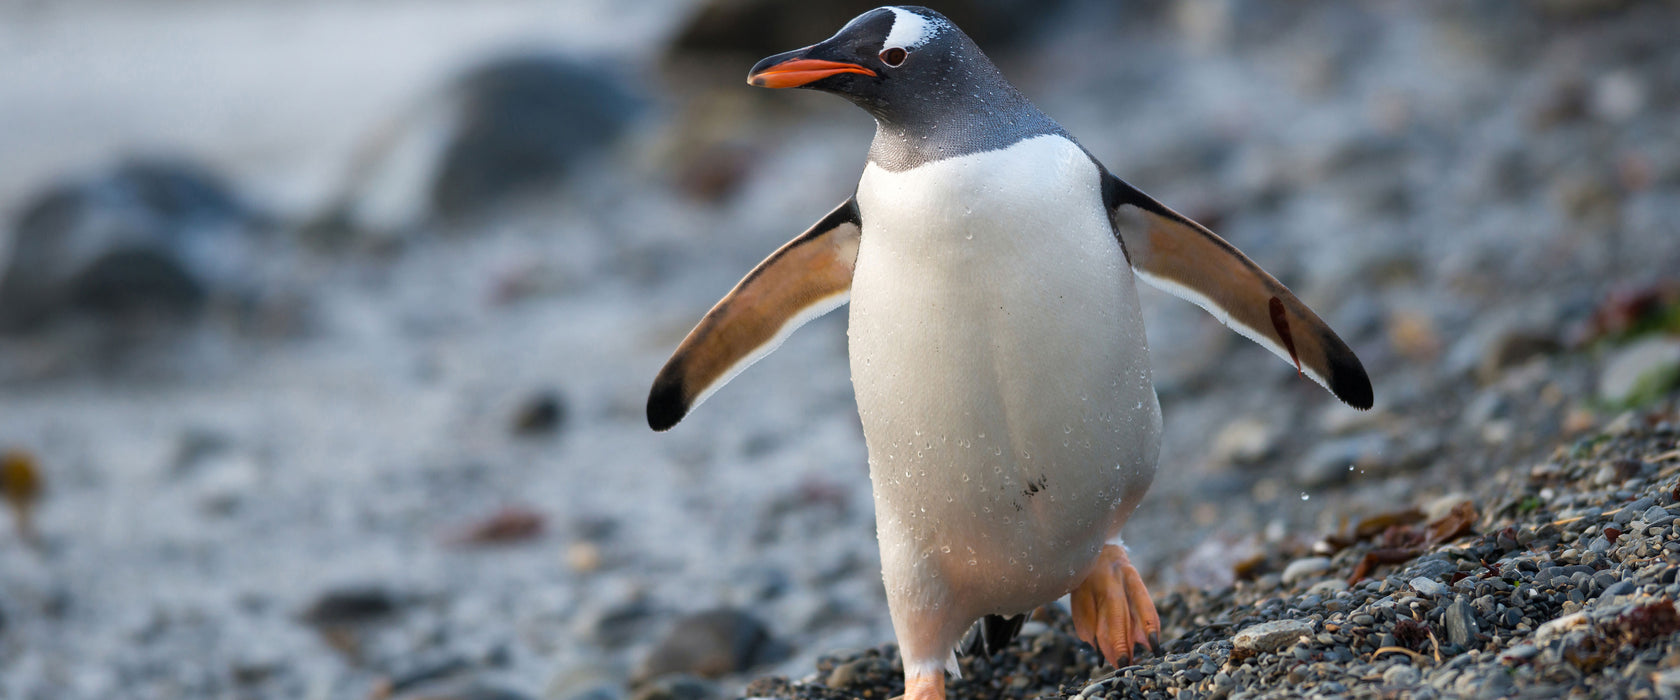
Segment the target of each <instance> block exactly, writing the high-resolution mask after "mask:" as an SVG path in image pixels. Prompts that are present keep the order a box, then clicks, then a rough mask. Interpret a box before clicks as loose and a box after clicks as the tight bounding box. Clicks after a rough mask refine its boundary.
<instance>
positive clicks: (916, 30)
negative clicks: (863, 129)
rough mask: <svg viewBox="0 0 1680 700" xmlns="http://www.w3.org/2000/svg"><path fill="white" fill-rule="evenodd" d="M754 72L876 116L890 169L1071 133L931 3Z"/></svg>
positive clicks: (867, 16)
mask: <svg viewBox="0 0 1680 700" xmlns="http://www.w3.org/2000/svg"><path fill="white" fill-rule="evenodd" d="M747 82H748V83H750V84H752V85H757V86H759V87H769V88H795V87H797V88H809V89H812V90H821V91H823V92H831V93H834V94H836V95H839V96H841V97H844V98H846V99H847V100H850V101H851V102H852V103H853V104H856V105H857V106H859V107H862V108H863V109H864V110H865V111H867V112H869V113H870V115H872V116H874V117H875V122H876V125H877V126H878V127H879V128H878V129H877V131H876V136H875V141H874V143H873V144H872V145H871V146H870V151H869V159H870V161H871V162H874V163H876V164H878V165H881V166H882V167H886V168H888V169H891V170H903V169H906V168H911V167H915V166H917V165H920V164H922V163H927V162H931V161H936V160H940V159H942V158H950V157H954V156H959V155H963V154H966V153H974V152H978V151H986V150H992V149H996V148H1003V147H1005V146H1008V145H1009V144H1012V143H1015V142H1017V141H1020V140H1021V139H1024V138H1028V137H1032V136H1036V135H1039V134H1046V133H1065V132H1063V131H1062V128H1061V127H1060V126H1059V125H1057V124H1056V123H1055V122H1054V121H1052V120H1051V119H1050V118H1049V117H1047V116H1045V115H1044V113H1043V112H1040V111H1039V110H1038V108H1037V107H1034V106H1033V105H1032V103H1031V102H1029V101H1028V100H1027V98H1026V97H1024V96H1022V95H1021V93H1020V92H1019V91H1017V90H1016V89H1015V88H1014V86H1012V85H1010V84H1009V81H1008V80H1005V79H1004V77H1003V73H1001V72H999V71H998V69H997V66H994V65H992V62H991V60H990V59H988V58H986V54H985V53H983V52H981V50H980V47H979V46H976V45H975V43H974V40H973V39H970V38H968V35H967V34H964V33H963V32H962V30H960V29H958V28H957V26H956V25H955V24H952V23H951V20H948V19H946V18H945V16H944V15H941V14H939V13H938V12H934V11H933V10H930V9H927V8H925V7H908V6H906V7H881V8H876V9H874V10H870V11H868V12H865V13H863V14H861V15H859V16H858V17H857V18H856V19H853V20H852V21H851V22H848V23H846V26H844V27H841V28H840V31H839V32H838V33H836V34H835V35H834V36H832V37H829V38H828V39H827V40H825V41H823V42H821V43H817V44H813V45H811V46H807V47H805V48H803V49H797V50H794V51H788V52H786V53H780V54H776V55H774V56H771V57H769V58H766V59H764V60H762V61H759V62H758V65H755V66H753V69H752V72H751V73H749V74H748V75H747Z"/></svg>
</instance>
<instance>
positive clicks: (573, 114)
mask: <svg viewBox="0 0 1680 700" xmlns="http://www.w3.org/2000/svg"><path fill="white" fill-rule="evenodd" d="M630 83H631V80H630V79H629V78H627V77H624V76H619V75H614V74H612V73H611V72H610V71H607V70H604V69H603V68H601V67H599V66H594V65H589V64H585V63H582V62H578V61H575V60H573V59H570V58H566V57H563V56H558V55H551V54H540V53H539V54H521V55H514V56H508V57H505V58H501V59H498V60H494V61H490V62H488V63H486V64H484V65H482V66H479V67H478V68H475V69H473V70H471V71H469V72H468V73H467V74H466V75H464V76H462V77H461V78H459V79H457V80H456V81H454V82H453V83H452V84H450V85H449V86H448V87H447V88H445V89H444V90H442V91H440V94H438V95H436V96H434V97H433V98H432V99H428V100H425V101H423V103H422V105H421V106H420V107H419V108H417V109H416V110H414V111H413V112H411V113H409V114H405V115H402V116H401V117H400V118H399V119H398V120H397V121H396V122H395V123H394V124H393V125H392V126H391V127H390V128H388V129H387V130H385V131H384V132H382V133H379V134H376V135H374V137H373V138H372V139H370V141H369V144H368V146H367V147H365V148H363V150H362V151H361V153H360V155H359V156H358V158H357V162H356V163H354V164H353V165H352V173H351V178H350V179H351V181H350V183H349V187H348V188H347V192H346V193H345V194H344V195H343V196H342V197H341V199H340V201H339V202H338V203H336V204H335V205H333V206H332V207H330V208H329V211H328V212H327V213H326V215H325V216H323V217H322V219H321V220H320V221H318V222H317V223H316V225H315V227H314V228H315V230H316V233H317V234H318V235H320V236H323V237H327V238H329V240H330V239H331V237H333V236H344V235H346V234H348V233H353V232H368V231H371V232H384V233H389V232H396V231H402V230H405V229H409V228H412V227H414V226H418V225H421V224H424V223H426V222H429V221H433V220H436V219H440V218H442V219H450V218H458V217H464V216H472V215H476V214H482V213H484V212H486V211H488V210H491V209H493V208H494V207H496V206H498V205H501V204H504V203H506V202H507V201H509V200H510V199H513V198H515V197H517V196H518V195H521V194H528V193H531V192H532V191H535V190H539V189H541V188H543V187H545V186H552V185H554V184H556V183H558V182H559V181H560V180H561V179H562V178H563V177H564V176H566V175H567V174H569V173H570V172H571V171H572V169H573V168H574V167H575V166H577V165H578V164H579V163H580V162H581V161H583V160H585V159H586V158H587V157H589V156H591V155H594V154H596V153H598V152H600V151H601V150H603V149H605V148H606V147H607V146H609V145H611V144H612V143H613V142H614V140H615V139H616V138H617V137H618V136H619V135H620V134H621V133H623V132H624V130H625V129H626V128H627V127H628V126H629V124H630V123H631V121H632V120H633V119H634V118H635V116H636V115H637V114H638V113H639V112H640V111H641V106H642V100H641V99H640V97H638V96H637V95H636V94H634V93H633V92H632V91H630V90H629V89H627V88H626V85H628V84H630Z"/></svg>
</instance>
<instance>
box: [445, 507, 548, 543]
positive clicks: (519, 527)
mask: <svg viewBox="0 0 1680 700" xmlns="http://www.w3.org/2000/svg"><path fill="white" fill-rule="evenodd" d="M546 523H547V518H544V517H543V514H542V513H539V512H537V511H534V510H531V509H530V508H524V507H521V506H507V507H505V508H502V509H501V510H498V511H496V513H495V514H493V515H491V516H490V517H487V518H484V519H483V520H479V521H478V522H475V523H473V524H471V525H468V526H467V527H466V528H464V529H462V531H461V533H460V534H458V535H456V536H455V537H453V538H451V540H450V541H451V542H453V543H454V544H457V545H500V544H515V543H518V542H525V541H527V540H532V539H536V538H537V537H540V536H542V533H543V528H544V526H545V525H546Z"/></svg>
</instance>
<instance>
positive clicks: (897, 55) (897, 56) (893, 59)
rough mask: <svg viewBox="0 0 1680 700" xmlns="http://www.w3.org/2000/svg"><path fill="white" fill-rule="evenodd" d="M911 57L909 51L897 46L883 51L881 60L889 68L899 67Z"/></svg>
mask: <svg viewBox="0 0 1680 700" xmlns="http://www.w3.org/2000/svg"><path fill="white" fill-rule="evenodd" d="M909 57H910V52H909V51H905V50H904V49H900V48H896V47H895V48H891V49H887V50H885V51H882V52H881V62H882V63H885V64H887V66H888V67H889V68H897V67H899V66H902V65H904V59H906V58H909Z"/></svg>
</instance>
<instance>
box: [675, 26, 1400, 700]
mask: <svg viewBox="0 0 1680 700" xmlns="http://www.w3.org/2000/svg"><path fill="white" fill-rule="evenodd" d="M747 82H749V83H750V84H752V85H757V86H760V87H770V88H793V87H799V88H810V89H813V90H821V91H823V92H830V93H834V94H836V95H839V96H841V97H844V98H846V99H847V100H850V101H851V102H852V103H853V104H856V105H857V106H859V107H862V108H863V109H864V110H865V111H867V112H869V114H870V115H872V116H873V117H875V124H876V131H875V140H874V142H873V143H872V144H871V145H870V148H869V160H868V163H867V164H866V165H865V166H864V170H863V177H862V179H861V180H860V181H859V182H858V186H857V191H856V193H855V194H854V195H853V196H851V197H850V198H848V199H846V201H844V202H842V203H841V204H840V206H838V207H836V208H835V209H834V210H833V211H832V212H830V213H829V214H828V215H827V216H825V217H823V218H822V220H821V221H818V222H817V223H816V225H815V226H812V227H811V228H810V229H809V230H807V231H805V232H804V233H802V234H800V235H799V236H798V237H796V238H794V239H793V240H792V241H791V242H789V243H788V244H787V245H784V246H782V248H781V249H780V250H777V251H776V252H775V253H774V254H772V255H771V256H770V257H769V258H768V259H766V260H765V261H764V262H762V263H760V264H759V266H758V267H757V268H754V269H753V270H752V272H750V273H749V274H748V275H747V276H746V278H745V279H743V280H741V282H740V283H739V284H738V285H736V287H735V289H734V290H732V291H730V292H729V294H728V295H727V296H725V297H724V298H723V300H722V301H720V302H718V304H717V306H715V307H713V308H712V310H711V312H709V313H707V314H706V316H705V318H703V319H701V321H700V323H699V325H698V326H696V327H695V328H694V330H693V332H691V333H689V335H688V337H687V338H686V339H685V340H683V342H682V344H681V345H680V346H679V347H678V348H677V350H676V352H675V354H674V355H673V356H672V357H671V359H670V361H669V362H668V363H667V364H666V365H665V367H664V369H663V370H661V371H660V373H659V375H658V377H657V379H655V381H654V384H653V390H652V392H651V394H650V396H649V397H648V407H647V415H648V424H649V425H650V426H651V427H652V428H653V429H654V430H667V429H669V428H671V427H672V426H674V425H676V424H677V422H678V421H680V420H682V418H683V416H684V415H686V414H687V413H688V411H689V410H691V409H692V408H694V406H696V405H698V404H699V403H700V402H702V401H704V400H705V399H706V398H707V397H708V396H710V395H711V394H712V393H713V392H715V391H717V390H718V388H719V387H721V386H722V385H723V384H724V383H725V382H728V381H729V380H730V379H731V378H733V377H734V376H735V375H737V374H739V373H740V372H741V371H742V370H744V369H745V368H746V367H747V366H748V365H751V364H752V363H753V362H755V361H757V360H758V359H759V358H761V357H763V356H764V355H765V354H767V353H769V352H770V351H771V350H773V349H775V347H776V346H777V345H778V344H780V343H781V341H782V340H783V339H784V338H785V337H787V335H788V334H789V333H792V332H793V331H794V330H795V329H796V328H798V327H799V326H800V325H802V324H804V323H806V322H807V321H810V320H811V319H813V318H816V317H817V316H820V315H822V314H824V313H826V312H828V311H830V310H832V309H834V308H836V307H839V306H840V305H842V304H845V303H847V301H848V300H849V301H850V303H851V310H850V313H851V316H850V327H849V330H848V332H847V336H848V340H849V354H850V357H851V370H852V386H853V388H854V390H855V391H856V393H857V406H858V413H859V414H860V416H861V418H862V420H863V434H864V438H865V441H866V442H867V444H868V451H869V478H870V481H871V483H872V485H873V489H874V496H875V519H876V529H877V532H878V535H879V539H880V546H881V568H882V572H881V573H882V578H883V579H884V581H885V584H886V590H887V602H888V608H889V610H890V613H891V616H892V624H893V631H894V633H895V634H896V636H897V637H898V644H899V651H900V654H902V656H903V661H904V673H905V697H906V698H909V699H911V700H930V699H933V698H943V697H944V695H945V677H944V673H945V671H947V670H949V671H952V672H955V671H956V657H955V654H954V652H953V649H954V648H955V647H956V646H957V645H958V644H959V643H960V641H961V639H962V638H963V636H964V634H965V632H966V631H967V630H968V629H969V628H970V627H971V626H972V625H973V624H974V623H975V621H976V620H977V619H979V618H982V617H984V618H986V624H984V625H983V626H982V627H983V629H984V630H985V632H986V635H985V636H987V637H992V638H993V639H991V640H989V641H1007V637H1008V636H1009V635H1010V634H1012V633H1013V631H1014V629H1015V628H1017V627H1018V625H1019V618H1016V619H1014V620H1009V619H1007V616H1016V615H1021V614H1023V613H1026V612H1028V611H1031V610H1032V609H1034V608H1036V607H1037V606H1039V605H1043V604H1045V603H1049V602H1052V601H1055V600H1056V599H1058V598H1060V597H1061V596H1063V595H1066V594H1068V593H1070V592H1071V593H1072V598H1071V605H1072V612H1073V618H1074V626H1075V629H1076V631H1077V633H1078V634H1079V636H1080V637H1081V638H1082V639H1084V640H1086V641H1087V642H1090V643H1091V644H1092V645H1093V646H1095V647H1096V648H1097V649H1098V650H1099V651H1100V652H1101V653H1102V654H1103V656H1104V658H1105V659H1107V660H1109V661H1112V662H1115V663H1117V664H1122V665H1123V664H1125V663H1127V662H1129V660H1130V659H1131V658H1132V655H1133V654H1134V653H1139V652H1141V650H1143V649H1145V648H1158V645H1159V632H1160V628H1161V623H1160V618H1159V617H1158V616H1157V615H1156V612H1155V606H1154V604H1153V603H1152V602H1151V601H1150V598H1149V593H1148V591H1147V590H1145V589H1144V586H1143V580H1142V578H1141V577H1140V576H1139V575H1138V572H1137V569H1135V568H1133V566H1132V564H1131V562H1129V561H1128V560H1127V558H1126V550H1125V549H1124V548H1122V547H1121V546H1119V545H1118V542H1119V535H1120V528H1121V526H1122V525H1124V524H1125V523H1126V519H1127V518H1128V517H1129V516H1130V515H1131V513H1132V510H1133V509H1134V508H1136V507H1137V504H1138V502H1139V500H1140V499H1142V497H1143V494H1144V492H1145V491H1146V490H1148V488H1149V484H1150V481H1151V480H1152V479H1153V478H1154V474H1155V461H1156V456H1157V453H1158V452H1159V448H1160V434H1161V414H1160V407H1159V405H1158V404H1157V402H1156V397H1155V390H1154V387H1153V385H1152V383H1151V380H1150V372H1149V356H1148V355H1149V352H1148V345H1147V342H1146V340H1145V338H1144V329H1143V322H1142V318H1141V315H1140V313H1139V310H1138V296H1137V290H1136V288H1135V286H1134V283H1133V279H1134V275H1135V276H1136V277H1139V278H1142V279H1143V280H1144V281H1146V282H1150V283H1152V284H1154V285H1156V286H1159V287H1162V288H1164V289H1166V290H1167V291H1170V292H1172V293H1174V294H1176V295H1178V296H1181V297H1184V298H1185V299H1188V300H1190V301H1192V302H1195V303H1196V304H1198V305H1200V306H1201V307H1202V308H1204V309H1206V310H1208V311H1209V312H1211V313H1212V314H1213V315H1214V316H1216V317H1218V318H1219V319H1220V320H1221V321H1223V322H1225V323H1226V324H1227V325H1229V326H1230V327H1231V328H1232V329H1233V330H1236V331H1237V332H1239V333H1241V334H1243V335H1245V336H1247V337H1249V338H1251V339H1253V340H1254V341H1256V342H1258V343H1260V344H1261V345H1263V346H1265V347H1266V348H1268V349H1270V350H1272V352H1274V353H1277V354H1278V355H1279V356H1280V357H1282V358H1284V359H1285V360H1287V361H1288V362H1290V363H1292V364H1293V365H1294V366H1295V367H1296V368H1297V370H1298V371H1299V372H1300V373H1302V374H1305V375H1306V376H1308V377H1310V378H1312V379H1313V380H1315V381H1317V382H1318V383H1319V384H1321V385H1323V386H1325V387H1326V388H1328V389H1329V390H1330V391H1331V393H1333V394H1335V395H1336V397H1337V398H1340V399H1341V400H1342V401H1344V402H1346V403H1348V404H1350V405H1352V406H1354V407H1357V408H1369V407H1370V406H1371V383H1370V380H1369V379H1368V378H1367V377H1366V375H1365V370H1364V368H1363V367H1362V366H1361V365H1360V363H1359V359H1358V358H1357V357H1355V356H1354V354H1353V352H1352V351H1351V350H1349V349H1348V347H1347V345H1346V344H1345V343H1343V342H1342V341H1341V339H1340V338H1338V337H1337V336H1336V334H1335V333H1334V332H1333V331H1331V330H1330V328H1329V327H1328V326H1326V325H1325V323H1324V322H1323V321H1322V320H1320V319H1319V317H1318V316H1317V315H1316V314H1314V313H1313V312H1312V310H1310V309H1308V308H1307V307H1306V306H1305V305H1304V304H1302V303H1301V301H1300V300H1299V299H1297V298H1296V297H1295V295H1294V294H1291V293H1290V291H1289V290H1288V289H1286V288H1285V287H1284V286H1283V285H1282V284H1279V283H1278V281H1277V280H1276V279H1274V278H1272V276H1271V275H1269V274H1267V273H1266V272H1265V271H1264V270H1262V269H1260V268H1259V267H1258V266H1257V265H1255V264H1254V262H1253V261H1251V260H1249V259H1248V258H1247V257H1246V256H1244V255H1243V254H1242V253H1241V252H1239V251H1238V250H1237V249H1236V248H1233V247H1232V246H1231V245H1230V244H1229V243H1226V242H1225V241H1224V240H1222V239H1220V238H1219V237H1218V236H1216V235H1214V234H1213V233H1212V232H1211V231H1209V230H1208V229H1206V228H1204V227H1202V226H1201V225H1199V224H1197V223H1196V222H1194V221H1191V220H1190V219H1188V218H1186V217H1184V216H1183V215H1181V214H1179V213H1178V212H1175V211H1173V210H1171V209H1168V208H1167V207H1165V206H1163V205H1162V204H1161V203H1159V202H1157V201H1155V200H1154V199H1151V198H1150V197H1149V196H1148V195H1145V194H1144V193H1143V192H1141V191H1139V190H1138V189H1137V188H1135V187H1132V186H1131V185H1129V184H1126V183H1125V182H1124V181H1122V180H1120V179H1119V178H1117V177H1115V176H1114V175H1112V174H1110V173H1109V172H1108V170H1107V169H1106V168H1104V167H1103V165H1102V164H1101V163H1099V162H1097V160H1096V159H1095V158H1093V157H1092V156H1091V154H1090V153H1088V152H1086V151H1085V149H1084V148H1082V147H1081V146H1080V145H1079V143H1078V142H1077V141H1075V140H1074V139H1073V137H1072V136H1070V135H1068V133H1067V132H1066V131H1064V130H1063V129H1062V127H1061V126H1060V125H1058V124H1057V123H1056V122H1055V121H1053V120H1051V119H1050V118H1049V117H1047V116H1045V115H1044V113H1043V112H1040V111H1039V110H1038V108H1036V107H1034V106H1033V105H1032V103H1031V102H1028V101H1027V99H1026V97H1024V96H1022V95H1021V93H1020V92H1018V91H1017V90H1016V89H1015V88H1014V87H1013V86H1011V85H1010V84H1009V82H1008V81H1006V80H1005V79H1004V77H1003V75H1002V74H1001V73H1000V72H999V71H998V69H997V68H996V67H995V66H993V65H992V63H991V61H989V60H988V59H987V58H986V56H985V54H983V53H981V51H980V48H979V47H978V46H976V45H975V44H974V42H973V41H972V40H971V39H969V38H968V36H967V35H965V34H963V33H962V31H960V30H958V29H957V28H956V27H955V26H954V25H952V24H951V22H950V21H949V20H947V19H946V18H945V17H944V16H942V15H940V14H939V13H937V12H934V11H932V10H928V9H925V8H921V7H883V8H879V9H875V10H871V11H869V12H867V13H864V14H863V15H861V16H859V17H857V18H856V19H854V20H852V21H851V22H850V23H848V24H846V26H844V27H842V28H841V29H840V31H839V33H837V34H835V35H834V36H833V37H831V38H829V39H828V40H826V41H823V42H821V43H818V44H815V45H813V46H808V47H806V48H803V49H798V50H796V51H789V52H787V53H783V54H777V55H775V56H771V57H769V58H766V59H764V60H763V61H760V62H759V63H758V65H755V66H753V68H752V71H751V73H750V74H749V75H748V78H747ZM999 638H1001V639H999Z"/></svg>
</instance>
